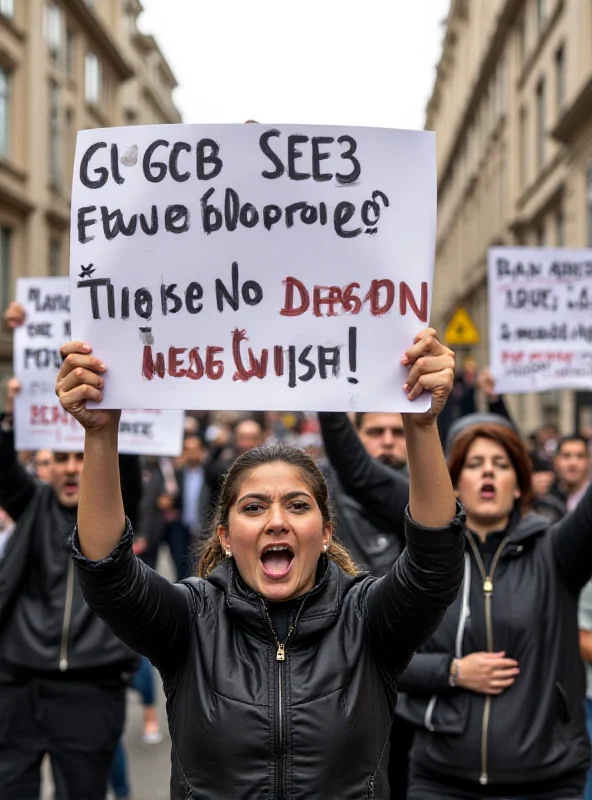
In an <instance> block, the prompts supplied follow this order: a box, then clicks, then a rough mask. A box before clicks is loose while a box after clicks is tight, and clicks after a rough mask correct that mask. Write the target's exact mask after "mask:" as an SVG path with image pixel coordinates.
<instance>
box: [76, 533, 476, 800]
mask: <svg viewBox="0 0 592 800" xmlns="http://www.w3.org/2000/svg"><path fill="white" fill-rule="evenodd" d="M406 530H407V539H408V546H407V550H406V551H405V553H404V554H403V555H402V556H401V558H400V559H399V560H398V561H397V563H396V564H395V566H394V567H393V568H392V570H391V572H390V573H389V574H388V575H387V576H386V577H385V578H382V579H376V578H371V577H369V576H364V575H361V576H358V577H356V578H352V577H349V576H347V575H345V574H344V573H343V572H342V571H341V570H340V569H339V568H338V567H337V566H336V565H335V564H333V563H332V562H326V559H325V557H322V561H321V563H320V565H319V573H318V574H319V579H318V581H317V585H316V587H315V588H314V589H313V590H312V591H311V592H310V593H309V594H308V595H307V596H305V597H304V598H303V599H302V601H301V603H299V604H298V607H297V608H296V609H295V610H294V617H293V619H292V626H293V629H292V632H291V633H288V637H287V639H286V640H285V643H282V644H285V660H282V659H281V658H280V656H281V649H282V648H280V647H279V646H278V643H277V642H276V641H275V638H276V637H275V636H274V633H273V628H272V624H271V620H270V616H269V610H268V608H267V607H266V604H265V602H264V601H263V599H262V598H261V596H260V595H258V594H256V593H255V592H253V591H252V590H250V589H249V588H248V587H246V586H245V584H244V583H243V582H242V580H241V579H240V577H239V575H238V573H237V571H236V568H235V566H234V562H233V561H225V562H223V563H222V564H221V565H219V566H218V567H217V568H216V569H215V570H214V572H213V573H212V574H211V575H210V577H209V578H208V580H207V581H203V580H199V579H196V578H191V579H189V580H187V581H184V582H182V583H180V584H177V585H171V584H169V583H168V582H167V581H166V580H165V579H164V578H161V577H160V576H159V575H157V574H156V573H154V572H152V571H151V570H150V569H149V568H148V567H146V565H145V564H143V563H142V562H141V561H139V559H137V558H135V557H134V556H133V554H132V551H131V542H132V534H131V528H129V527H128V530H127V532H126V533H125V535H124V537H123V539H122V541H121V543H120V544H119V545H118V547H117V548H116V550H115V551H114V552H113V553H112V554H111V556H109V557H108V558H107V559H105V560H103V561H100V562H90V561H87V560H86V559H84V558H83V557H82V556H81V554H80V552H79V551H78V550H77V549H76V548H77V538H76V536H75V537H74V546H75V554H74V557H75V560H76V563H77V565H78V572H79V577H80V581H81V585H82V588H83V592H84V595H85V597H86V600H87V602H88V603H89V605H90V606H91V607H92V608H93V609H94V610H95V611H96V613H97V614H99V616H101V617H102V618H103V619H104V620H105V621H106V622H107V623H108V624H109V626H110V627H111V628H112V629H113V630H114V631H116V632H117V634H118V635H119V636H121V638H122V639H123V640H124V641H126V642H127V643H128V644H129V645H130V646H132V647H133V648H134V649H136V650H138V651H139V652H142V653H144V654H145V655H147V656H148V657H149V658H150V660H151V661H152V662H153V663H154V664H155V666H156V667H157V668H158V669H159V670H160V673H161V675H162V677H163V681H164V686H165V691H166V695H167V710H168V717H169V727H170V731H171V738H172V777H171V798H173V800H188V799H189V798H193V799H194V800H197V798H199V800H229V798H233V800H241V798H244V800H253V798H257V800H264V799H265V798H268V800H284V799H285V800H321V798H322V800H327V798H332V799H333V798H334V799H335V800H337V799H338V800H354V799H355V800H359V798H364V797H374V798H387V797H388V787H387V781H386V769H387V765H388V741H389V733H390V729H391V722H392V715H393V711H394V705H395V699H396V690H395V685H394V676H395V675H396V673H397V672H399V671H400V670H401V669H403V668H404V667H405V666H406V664H407V663H408V660H409V658H410V657H411V655H412V653H413V652H414V651H415V650H416V649H417V648H418V647H419V646H420V644H421V643H422V642H424V641H425V639H426V637H427V636H428V635H429V634H430V633H431V632H433V630H434V629H435V627H436V626H437V625H438V624H439V622H440V620H441V619H442V615H443V613H444V610H445V609H446V607H447V606H448V605H449V603H450V602H452V600H453V599H454V597H455V596H456V593H457V591H458V587H459V585H460V581H461V576H462V567H463V549H464V544H463V524H462V519H461V518H460V517H458V518H457V519H456V520H455V521H454V522H453V523H452V524H451V525H450V526H449V527H448V528H446V529H444V530H436V531H433V530H425V529H422V528H420V527H419V526H417V525H415V524H414V523H413V522H412V521H411V520H410V519H409V518H407V523H406ZM324 561H325V562H326V563H323V562H324ZM275 605H276V606H277V605H278V604H275ZM280 605H281V604H280Z"/></svg>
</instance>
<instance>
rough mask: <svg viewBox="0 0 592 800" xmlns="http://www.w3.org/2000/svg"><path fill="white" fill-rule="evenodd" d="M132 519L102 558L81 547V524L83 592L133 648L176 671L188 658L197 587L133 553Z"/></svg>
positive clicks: (76, 552)
mask: <svg viewBox="0 0 592 800" xmlns="http://www.w3.org/2000/svg"><path fill="white" fill-rule="evenodd" d="M132 542H133V534H132V529H131V525H130V523H129V520H128V521H127V527H126V531H125V533H124V535H123V537H122V539H121V541H120V543H119V544H118V545H117V547H116V548H115V550H113V552H112V553H111V554H110V555H109V556H107V558H104V559H102V560H101V561H90V560H89V559H87V558H85V557H84V556H83V555H82V553H81V551H80V544H79V540H78V529H77V528H76V530H75V531H74V534H73V536H72V557H73V559H74V562H75V564H76V568H77V572H78V579H79V582H80V587H81V589H82V594H83V595H84V599H85V600H86V602H87V604H88V605H89V607H90V608H91V609H92V610H93V611H94V612H95V614H96V615H97V616H98V617H100V618H101V619H102V620H103V622H105V623H106V624H107V625H108V626H109V628H110V629H111V630H112V631H113V633H114V634H115V635H116V636H117V637H118V638H119V639H121V640H122V641H123V642H125V643H126V644H127V645H129V647H131V648H132V649H133V650H136V651H137V652H138V653H142V655H145V656H147V657H148V658H149V659H150V661H151V662H152V663H153V664H154V666H155V667H157V668H158V669H159V671H160V672H161V673H162V675H163V677H165V676H166V677H171V676H172V675H174V674H176V673H177V672H178V671H179V670H180V669H181V667H182V666H183V662H184V661H185V655H186V653H187V649H188V645H189V638H190V632H191V629H192V625H193V623H194V620H195V616H196V614H197V602H196V599H195V594H194V592H193V591H192V590H191V589H190V588H189V587H188V586H186V585H184V584H172V583H169V581H167V580H166V578H163V577H162V576H161V575H159V574H158V573H156V572H155V571H154V570H152V569H150V567H148V566H146V564H144V563H143V562H142V561H140V559H139V558H136V556H135V555H134V554H133V552H132Z"/></svg>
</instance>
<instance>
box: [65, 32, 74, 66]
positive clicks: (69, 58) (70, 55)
mask: <svg viewBox="0 0 592 800" xmlns="http://www.w3.org/2000/svg"><path fill="white" fill-rule="evenodd" d="M75 60H76V34H75V33H74V31H73V30H72V28H66V75H68V77H69V78H72V77H73V75H74V62H75Z"/></svg>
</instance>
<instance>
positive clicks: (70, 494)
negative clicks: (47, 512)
mask: <svg viewBox="0 0 592 800" xmlns="http://www.w3.org/2000/svg"><path fill="white" fill-rule="evenodd" d="M82 465H83V454H82V453H54V454H53V461H52V463H51V467H50V469H49V483H50V485H51V487H52V489H53V490H54V492H55V494H56V497H57V498H58V502H59V503H60V504H61V505H63V506H64V507H65V508H76V506H77V505H78V500H79V495H80V478H81V476H82Z"/></svg>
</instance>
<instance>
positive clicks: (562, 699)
mask: <svg viewBox="0 0 592 800" xmlns="http://www.w3.org/2000/svg"><path fill="white" fill-rule="evenodd" d="M555 689H556V691H557V709H558V713H559V719H560V720H561V722H563V723H564V724H565V723H567V722H570V720H571V713H570V711H569V702H568V699H567V693H566V691H565V689H564V688H563V685H562V683H561V681H556V682H555Z"/></svg>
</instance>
